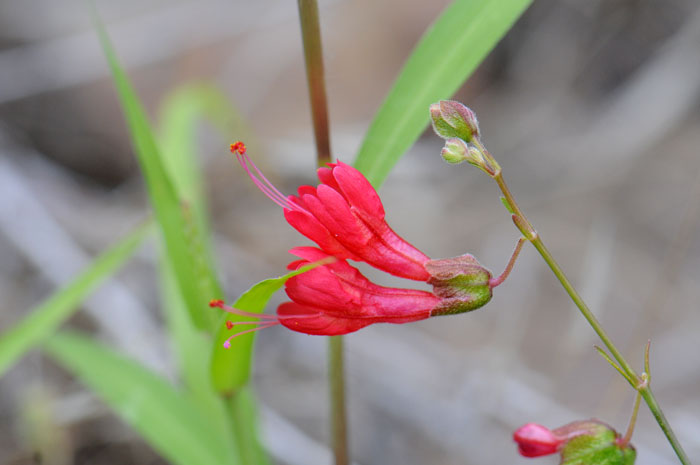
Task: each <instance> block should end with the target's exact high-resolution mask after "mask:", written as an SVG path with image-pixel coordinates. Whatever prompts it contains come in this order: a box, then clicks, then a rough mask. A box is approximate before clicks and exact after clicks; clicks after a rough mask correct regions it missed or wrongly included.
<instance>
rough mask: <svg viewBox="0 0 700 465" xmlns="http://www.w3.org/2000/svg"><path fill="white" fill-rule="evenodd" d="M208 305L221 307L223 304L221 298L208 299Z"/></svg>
mask: <svg viewBox="0 0 700 465" xmlns="http://www.w3.org/2000/svg"><path fill="white" fill-rule="evenodd" d="M209 306H210V307H211V308H217V307H218V308H221V307H223V306H224V301H223V300H221V299H212V300H210V301H209Z"/></svg>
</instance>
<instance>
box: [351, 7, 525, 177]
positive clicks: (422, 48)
mask: <svg viewBox="0 0 700 465" xmlns="http://www.w3.org/2000/svg"><path fill="white" fill-rule="evenodd" d="M531 2H532V0H499V1H494V0H455V1H454V2H453V3H452V4H451V5H450V6H449V7H447V8H446V9H445V10H444V11H443V13H442V14H441V15H440V17H439V18H438V19H437V20H436V21H435V23H434V24H433V25H432V26H431V27H430V28H429V29H428V30H427V31H426V32H425V34H424V35H423V37H422V38H421V40H420V42H419V43H418V45H417V46H416V48H415V50H414V51H413V53H412V54H411V56H410V57H409V58H408V60H407V61H406V64H405V65H404V67H403V69H402V70H401V73H400V74H399V77H398V78H397V79H396V81H395V82H394V85H393V87H392V89H391V90H390V91H389V94H388V96H387V97H386V99H385V101H384V103H383V104H382V106H381V108H380V109H379V111H378V112H377V114H376V115H375V117H374V120H373V121H372V124H371V125H370V127H369V130H368V131H367V134H366V136H365V140H364V142H363V144H362V147H361V148H360V152H359V154H358V156H357V160H356V162H355V166H356V167H357V168H358V169H359V170H360V171H362V172H363V173H364V174H365V176H367V179H369V180H370V182H371V183H372V184H373V185H374V186H375V187H379V186H380V185H381V184H382V183H383V182H384V179H385V178H386V176H387V175H388V174H389V172H390V171H391V168H392V167H393V166H394V165H395V164H396V162H397V161H398V160H399V158H401V156H402V155H403V154H404V153H405V152H406V150H407V149H408V148H409V147H410V146H411V145H413V143H414V142H415V141H416V139H418V136H420V134H421V132H422V131H423V130H424V129H425V127H426V125H427V124H428V122H429V112H428V107H429V106H430V104H431V103H434V102H437V101H438V100H441V99H446V98H449V97H450V96H451V95H452V94H453V93H454V92H455V91H456V90H457V89H458V88H459V86H460V85H461V84H462V83H463V82H464V81H465V80H466V79H467V78H468V77H469V75H470V74H471V73H472V72H473V71H474V69H475V68H476V67H477V66H478V65H479V63H481V61H482V60H483V59H484V58H485V57H486V55H487V54H488V52H489V51H490V50H491V49H492V48H493V47H494V46H495V45H496V44H497V43H498V41H499V40H500V39H501V38H502V37H503V36H504V35H505V33H506V32H508V30H509V29H510V27H511V26H512V25H513V23H514V22H515V21H516V20H517V19H518V17H519V16H520V15H521V14H522V13H523V11H525V9H526V8H527V7H528V5H529V4H530V3H531Z"/></svg>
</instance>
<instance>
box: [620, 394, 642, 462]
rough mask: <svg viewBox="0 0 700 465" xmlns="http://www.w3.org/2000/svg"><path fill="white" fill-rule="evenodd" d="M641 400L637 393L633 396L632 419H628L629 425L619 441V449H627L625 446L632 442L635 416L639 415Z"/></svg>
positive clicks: (635, 423)
mask: <svg viewBox="0 0 700 465" xmlns="http://www.w3.org/2000/svg"><path fill="white" fill-rule="evenodd" d="M641 400H642V393H641V392H639V391H637V395H636V396H634V407H632V417H630V424H629V425H628V426H627V432H626V433H625V436H624V437H623V438H622V439H621V440H620V442H619V445H620V446H621V447H623V448H624V447H627V445H628V444H629V443H630V441H631V440H632V435H633V434H634V427H635V426H636V425H637V414H638V413H639V402H640V401H641Z"/></svg>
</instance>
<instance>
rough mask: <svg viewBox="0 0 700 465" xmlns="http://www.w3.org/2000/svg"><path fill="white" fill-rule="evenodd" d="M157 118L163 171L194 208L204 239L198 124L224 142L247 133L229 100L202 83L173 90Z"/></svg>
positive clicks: (202, 188) (203, 204)
mask: <svg viewBox="0 0 700 465" xmlns="http://www.w3.org/2000/svg"><path fill="white" fill-rule="evenodd" d="M159 115H160V117H159V121H160V126H159V127H160V130H159V134H160V137H159V139H158V140H159V142H160V144H159V145H160V147H161V149H162V151H163V153H167V154H168V157H167V158H165V159H164V163H165V165H166V169H167V170H168V172H169V173H170V176H171V179H172V180H173V183H174V185H175V189H176V191H177V192H178V193H179V195H180V196H181V198H183V199H186V200H187V201H188V202H190V203H191V204H192V205H193V210H194V211H195V213H196V214H195V216H196V217H197V220H198V224H199V229H200V231H202V233H203V235H204V236H205V237H206V235H207V233H208V231H207V225H208V221H207V215H206V205H205V202H204V190H205V189H204V182H203V178H202V174H201V170H200V169H199V166H198V164H197V161H196V154H197V126H198V123H199V122H200V121H201V120H204V119H206V120H208V121H209V122H211V123H212V124H213V125H214V126H215V127H216V128H217V129H218V130H219V132H220V133H221V135H222V136H223V137H224V138H226V139H227V140H228V138H230V137H231V135H232V134H236V138H239V139H244V138H247V136H248V134H249V133H250V130H249V129H248V128H247V127H246V125H245V123H244V122H243V119H242V117H241V116H240V114H239V113H238V111H236V109H235V108H234V107H233V106H232V104H231V103H230V102H229V99H228V97H227V96H226V95H225V94H224V93H223V92H222V91H221V90H219V89H218V88H217V87H215V86H212V85H209V84H203V83H202V84H186V85H183V86H180V87H178V88H177V89H175V90H174V91H173V92H171V93H170V94H169V95H168V96H167V98H166V99H165V101H164V102H163V104H162V105H161V107H160V111H159ZM226 146H228V144H226ZM226 154H227V155H228V152H226Z"/></svg>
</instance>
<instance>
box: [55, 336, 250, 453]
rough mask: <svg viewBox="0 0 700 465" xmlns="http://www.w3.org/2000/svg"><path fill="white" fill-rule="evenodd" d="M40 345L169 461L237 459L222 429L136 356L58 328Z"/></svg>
mask: <svg viewBox="0 0 700 465" xmlns="http://www.w3.org/2000/svg"><path fill="white" fill-rule="evenodd" d="M45 349H46V353H47V354H48V355H49V356H51V357H52V358H54V359H55V360H56V361H57V362H59V363H60V364H61V365H63V366H64V367H65V368H66V369H68V370H69V371H71V372H73V373H74V374H75V375H76V376H77V377H78V378H79V379H80V380H81V381H82V382H83V383H85V384H86V385H88V386H89V387H90V388H91V389H92V390H93V391H95V392H96V393H97V394H98V395H99V396H100V397H101V398H102V399H103V400H104V401H105V402H106V403H107V404H109V406H110V407H111V408H112V409H114V411H115V412H116V413H117V414H119V416H120V417H121V418H122V419H123V420H124V421H126V422H127V423H128V424H129V425H131V426H132V427H133V428H134V429H135V430H137V431H138V432H139V433H140V434H141V435H142V436H143V437H144V438H145V439H146V440H147V441H148V442H149V444H151V445H152V446H153V448H154V449H155V450H156V451H158V453H159V454H160V455H162V456H163V457H164V458H166V459H167V460H168V461H170V462H171V463H174V464H177V465H220V464H237V463H240V462H239V461H238V460H237V458H236V457H235V456H233V455H231V454H230V453H229V451H230V449H229V447H228V446H227V444H226V439H225V437H224V435H223V434H222V433H221V431H220V430H218V429H217V428H216V427H215V425H213V424H211V423H210V422H209V421H208V419H207V418H206V417H205V416H204V415H203V414H202V413H201V412H200V410H198V408H197V407H196V406H195V405H193V404H192V403H191V402H190V401H189V400H188V398H187V397H186V396H184V395H183V394H182V393H181V392H179V391H178V390H177V389H175V388H174V387H173V386H172V385H171V384H169V383H168V382H167V381H166V380H165V379H163V378H161V377H159V376H157V375H156V374H154V373H152V372H151V371H149V370H147V369H146V368H144V367H143V366H141V365H140V364H138V363H137V362H135V361H132V360H129V359H126V358H124V357H122V356H120V355H119V354H117V353H115V352H114V351H112V350H111V349H109V348H108V347H105V346H102V345H101V344H98V343H96V342H94V341H92V340H90V339H89V338H87V337H85V336H81V335H79V334H74V333H73V334H72V333H60V334H57V335H56V336H55V337H54V338H52V339H50V340H49V341H48V342H47V343H46V345H45Z"/></svg>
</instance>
